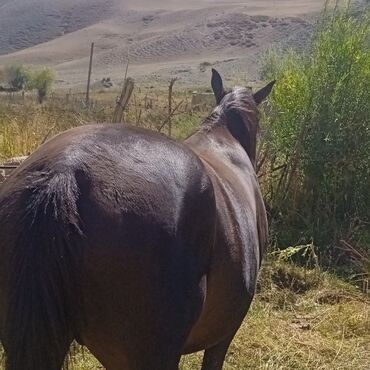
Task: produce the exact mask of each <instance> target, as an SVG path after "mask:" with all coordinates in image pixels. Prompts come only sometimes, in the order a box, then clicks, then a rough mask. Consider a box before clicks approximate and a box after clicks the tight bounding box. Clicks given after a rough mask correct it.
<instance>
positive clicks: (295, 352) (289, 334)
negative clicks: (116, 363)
mask: <svg viewBox="0 0 370 370" xmlns="http://www.w3.org/2000/svg"><path fill="white" fill-rule="evenodd" d="M282 271H284V276H285V277H286V279H287V282H291V281H293V280H300V281H299V282H298V283H297V284H298V285H306V286H307V287H309V288H308V289H307V290H306V291H305V292H304V293H297V292H296V291H295V290H294V287H293V286H292V285H290V284H287V287H286V288H281V287H280V286H279V285H278V284H277V283H276V282H277V280H276V278H277V276H281V272H282ZM288 287H290V288H288ZM259 290H260V291H259V293H258V295H257V297H256V299H255V301H254V303H253V306H252V308H251V310H250V312H249V314H248V317H247V319H246V320H245V321H244V323H243V324H242V326H241V328H240V330H239V332H238V334H237V336H236V338H235V339H234V341H233V343H232V345H231V347H230V349H229V352H228V354H227V357H226V362H225V366H224V369H225V370H236V369H238V370H239V369H240V370H242V369H261V370H262V369H273V370H277V369H279V370H283V369H287V370H288V369H295V370H296V369H297V370H307V369H320V370H332V369H340V370H354V369H356V370H365V369H369V368H370V356H369V355H370V316H369V315H370V300H369V298H368V297H366V296H364V295H363V294H361V293H360V292H359V291H358V290H357V289H356V288H355V287H353V286H351V285H349V284H347V283H345V282H343V281H342V280H340V279H338V278H336V277H334V276H333V275H330V274H327V273H323V272H320V271H317V270H305V269H303V268H299V267H297V266H293V265H290V264H287V263H277V262H268V263H265V266H264V267H263V270H262V273H261V275H260V283H259ZM201 358H202V354H201V353H197V354H194V355H189V356H185V357H183V358H182V360H181V364H180V369H181V370H193V369H197V368H200V365H201ZM72 364H73V368H74V369H75V370H88V369H89V370H90V369H91V370H92V369H99V368H101V369H102V368H103V367H102V366H101V365H100V364H99V363H98V362H97V361H96V360H95V359H94V357H93V356H91V355H90V354H89V353H88V351H87V350H84V351H81V349H77V351H76V353H75V355H74V356H72Z"/></svg>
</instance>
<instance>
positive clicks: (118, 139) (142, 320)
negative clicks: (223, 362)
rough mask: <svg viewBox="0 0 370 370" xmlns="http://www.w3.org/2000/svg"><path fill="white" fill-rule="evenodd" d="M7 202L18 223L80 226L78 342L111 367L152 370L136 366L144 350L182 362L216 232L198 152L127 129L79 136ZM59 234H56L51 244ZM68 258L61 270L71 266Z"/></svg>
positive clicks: (74, 133)
mask: <svg viewBox="0 0 370 370" xmlns="http://www.w3.org/2000/svg"><path fill="white" fill-rule="evenodd" d="M37 193H39V196H38V197H37V199H36V198H32V202H29V201H28V200H27V194H33V195H32V196H33V197H34V196H35V194H37ZM52 193H58V194H52ZM30 196H31V195H30ZM45 197H46V198H47V197H49V198H50V199H49V198H47V199H48V201H47V204H46V205H45V204H43V203H42V200H43V199H45ZM10 199H11V200H10ZM0 202H2V203H6V211H4V212H6V213H7V214H8V215H9V214H13V215H14V218H13V220H12V221H13V222H16V218H17V217H19V216H22V215H23V214H24V209H29V208H30V207H31V208H32V207H40V208H43V209H45V210H46V211H47V212H49V211H50V207H51V208H53V207H56V208H57V209H55V210H53V211H50V217H51V218H52V217H54V216H55V215H57V214H58V212H59V213H61V212H63V220H61V221H60V222H62V223H65V224H66V225H71V224H72V225H74V224H76V228H75V230H74V231H76V232H75V234H76V235H75V236H74V237H73V238H72V239H71V243H72V244H73V243H74V244H75V245H72V246H71V248H70V249H68V253H71V254H73V253H80V254H81V258H80V259H79V260H78V261H80V262H79V265H78V266H74V268H75V269H76V270H78V273H77V274H75V275H71V276H75V277H76V276H78V279H79V281H77V282H76V281H75V282H71V281H67V282H66V284H67V285H68V284H72V285H73V289H74V291H76V292H77V290H78V294H79V295H81V297H80V300H79V302H80V303H81V309H79V315H78V317H81V320H80V322H79V323H77V324H76V325H74V326H73V328H75V330H78V331H79V332H78V333H73V335H74V336H75V337H78V338H79V339H80V340H81V341H83V342H84V343H86V344H87V345H88V347H89V348H90V349H91V350H92V352H93V353H94V354H95V355H96V356H97V357H98V358H99V359H100V360H101V361H102V362H103V364H104V365H105V366H107V367H109V368H114V367H116V364H117V366H119V365H118V364H119V363H125V362H126V363H127V364H131V365H133V367H134V368H135V367H137V368H141V367H143V368H145V366H149V365H150V364H144V363H143V364H139V363H137V364H132V361H141V360H142V361H144V360H145V359H144V358H141V360H140V356H137V353H136V352H137V351H139V349H140V348H142V346H145V347H146V349H147V350H148V351H152V352H153V355H152V356H148V357H147V358H151V359H153V358H156V357H157V358H158V363H160V362H161V361H163V359H164V358H171V356H175V357H174V361H176V358H177V357H178V356H179V355H180V354H179V353H171V351H172V348H176V350H175V352H176V351H178V349H179V348H181V345H182V343H183V342H184V341H185V340H186V336H187V335H188V333H189V331H190V329H191V327H192V325H193V324H194V322H195V321H196V319H197V317H198V315H199V314H200V311H201V309H202V304H203V300H204V289H205V286H204V284H205V274H206V270H207V266H208V263H209V258H210V253H211V248H212V244H213V238H214V227H215V226H214V225H215V202H214V194H213V188H212V185H211V183H210V180H209V178H208V176H207V175H206V172H205V170H204V167H203V165H202V163H201V162H200V160H199V159H198V158H197V157H196V155H195V154H193V152H192V151H191V150H189V149H187V148H186V147H184V146H182V145H180V144H177V143H176V142H174V141H171V140H168V139H167V138H165V137H164V136H162V135H158V134H153V133H151V132H149V131H145V130H138V129H132V128H125V127H122V126H118V125H107V126H103V125H94V126H86V127H83V128H78V129H72V130H69V131H67V132H65V133H63V134H61V135H59V136H57V137H56V138H54V139H52V140H50V141H49V142H48V143H46V144H44V145H43V146H42V147H40V148H39V150H37V151H36V152H35V153H34V154H33V155H32V156H31V157H30V158H29V159H28V160H27V161H26V162H25V163H24V164H23V165H22V166H21V167H20V168H19V169H17V170H16V171H15V173H14V174H13V175H12V176H11V178H9V179H8V181H7V183H6V184H4V187H3V188H2V189H1V190H0ZM64 208H65V209H64ZM22 209H23V210H22ZM63 209H64V211H63ZM4 212H1V211H0V219H3V218H4V217H5V213H4ZM55 217H56V216H55ZM69 218H71V219H69ZM10 219H12V217H10ZM10 219H9V220H10ZM21 219H24V217H23V218H22V217H21ZM9 222H10V221H9ZM36 222H37V220H36ZM30 225H33V226H32V227H34V226H35V225H34V223H32V222H28V224H27V226H30ZM18 227H19V228H20V229H22V227H23V226H22V223H20V224H19V225H18ZM60 230H62V231H63V230H64V229H63V228H59V227H56V228H55V229H53V230H49V234H48V237H49V241H50V243H53V240H55V238H56V237H57V236H56V235H53V233H55V232H60ZM20 231H21V232H22V231H23V232H25V230H20ZM69 232H70V230H69V229H68V231H66V233H69ZM44 239H45V238H44ZM0 243H1V242H0ZM10 244H11V243H8V245H10ZM32 247H35V246H32ZM9 248H11V245H10V246H9ZM2 249H4V246H3V245H1V246H0V252H1V250H2ZM61 257H62V258H64V260H63V261H62V262H61V264H60V265H58V267H59V268H65V269H68V268H69V267H70V266H68V258H69V257H68V256H61ZM54 258H56V257H55V256H54ZM58 258H59V257H58ZM58 261H59V260H58ZM39 262H40V261H39ZM44 262H46V263H47V262H48V261H44ZM58 263H59V262H58ZM33 268H37V267H36V266H34V267H33ZM62 274H63V272H62ZM76 287H77V288H78V289H77V288H76ZM70 288H71V289H72V286H71V287H70ZM64 289H66V286H64ZM3 300H5V298H3ZM71 304H72V303H71V302H69V305H71ZM76 328H78V329H76ZM154 342H156V343H157V347H156V348H154V347H153V344H152V343H154ZM156 353H157V355H155V354H156ZM134 359H135V360H134ZM152 361H153V360H152ZM153 366H154V365H153Z"/></svg>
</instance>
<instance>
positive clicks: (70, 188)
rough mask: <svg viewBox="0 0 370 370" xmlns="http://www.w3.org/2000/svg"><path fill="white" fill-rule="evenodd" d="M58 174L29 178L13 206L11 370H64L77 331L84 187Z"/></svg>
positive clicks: (9, 316)
mask: <svg viewBox="0 0 370 370" xmlns="http://www.w3.org/2000/svg"><path fill="white" fill-rule="evenodd" d="M53 172H54V173H52V174H50V173H44V172H38V173H36V174H33V175H32V176H29V178H28V179H27V182H28V184H29V185H28V186H27V187H26V188H25V189H24V190H21V191H20V192H19V193H18V195H17V196H16V197H15V199H13V200H11V199H9V201H8V204H10V205H11V206H10V207H9V208H8V210H7V211H8V212H7V217H8V218H9V217H10V218H11V219H12V221H11V224H13V223H15V224H16V225H17V226H16V228H15V230H14V231H16V232H17V237H13V240H14V243H12V245H11V246H10V248H11V249H10V258H9V271H10V274H9V275H10V278H9V285H8V288H9V289H8V290H9V294H8V301H7V302H8V305H7V306H8V307H7V308H8V309H7V314H6V324H5V333H6V334H5V341H4V344H6V345H5V349H6V369H7V370H25V369H27V370H42V369H45V370H46V369H47V370H56V369H60V368H61V367H62V366H63V363H64V358H65V355H66V353H67V352H68V349H69V345H70V343H71V341H72V339H73V338H74V336H75V331H76V330H77V328H76V324H77V322H78V320H77V315H78V312H77V310H78V307H79V306H80V302H78V298H79V297H80V294H79V292H78V287H79V278H78V275H77V274H78V270H79V267H80V266H79V265H80V260H81V253H82V247H81V242H82V240H83V236H82V231H81V227H80V219H79V213H78V201H79V196H80V194H79V186H78V181H77V179H76V175H75V173H74V171H73V170H69V169H63V171H61V172H58V173H56V171H53ZM2 203H3V202H2ZM5 203H7V202H5ZM3 214H4V213H3ZM0 221H1V220H0ZM7 224H9V220H8V222H7ZM76 300H77V301H76Z"/></svg>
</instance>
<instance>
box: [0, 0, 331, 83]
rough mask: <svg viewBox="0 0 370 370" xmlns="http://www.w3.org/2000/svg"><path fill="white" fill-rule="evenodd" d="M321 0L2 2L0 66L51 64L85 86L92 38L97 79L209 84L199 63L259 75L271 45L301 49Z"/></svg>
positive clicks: (66, 80)
mask: <svg viewBox="0 0 370 370" xmlns="http://www.w3.org/2000/svg"><path fill="white" fill-rule="evenodd" d="M323 3H324V0H311V1H303V0H298V1H293V0H285V1H273V0H269V1H267V0H265V1H257V0H254V1H253V0H246V1H239V2H235V1H209V0H200V1H199V0H198V1H193V0H190V1H187V2H186V3H184V2H183V1H180V0H172V1H171V0H159V1H149V0H136V1H133V0H126V1H123V0H121V1H120V0H58V1H53V2H50V1H48V0H0V65H2V64H8V63H14V62H17V63H26V64H32V65H50V66H53V67H54V68H56V70H57V72H58V76H59V84H60V86H64V87H67V86H75V85H79V84H82V83H84V81H85V79H86V74H87V71H86V69H87V67H86V66H87V63H88V54H89V48H90V43H91V42H92V41H94V42H95V44H96V49H95V58H94V79H100V78H102V77H105V76H109V77H111V78H113V79H114V80H119V79H122V75H123V71H124V65H125V64H126V61H127V58H128V55H129V58H130V64H131V70H130V72H131V74H133V75H134V76H144V75H145V76H146V80H148V83H151V82H153V80H154V81H157V82H161V81H164V80H167V79H168V78H169V76H170V75H173V74H176V76H178V77H180V82H181V81H182V82H183V83H185V84H189V85H193V84H200V83H201V84H202V85H204V83H206V82H208V80H207V79H206V78H205V77H203V75H204V73H203V72H202V70H203V69H204V68H201V65H202V66H205V65H210V64H218V68H221V69H224V70H226V71H228V73H227V74H228V75H229V76H231V77H233V76H240V75H241V74H245V73H246V72H248V78H249V79H252V80H253V79H255V78H256V77H257V75H258V74H257V72H258V68H257V66H256V60H257V58H258V56H259V55H260V54H261V52H263V50H265V49H266V48H268V47H269V46H271V45H277V44H282V45H283V46H293V47H303V46H304V45H305V42H306V40H307V38H308V37H309V35H310V30H311V27H312V26H311V22H310V20H312V17H313V16H314V15H315V14H317V12H318V11H319V10H320V9H321V8H322V6H323Z"/></svg>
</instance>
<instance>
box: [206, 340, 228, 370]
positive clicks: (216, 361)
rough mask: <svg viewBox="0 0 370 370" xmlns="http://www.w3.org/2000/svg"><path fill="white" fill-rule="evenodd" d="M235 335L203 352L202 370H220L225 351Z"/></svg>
mask: <svg viewBox="0 0 370 370" xmlns="http://www.w3.org/2000/svg"><path fill="white" fill-rule="evenodd" d="M234 336H235V333H233V334H232V335H230V336H229V337H227V338H226V339H224V340H223V341H222V342H220V343H218V344H216V345H215V346H213V347H211V348H209V349H207V350H206V351H205V352H204V357H203V364H202V370H222V366H223V364H224V361H225V356H226V353H227V350H228V349H229V346H230V343H231V341H232V340H233V338H234Z"/></svg>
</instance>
